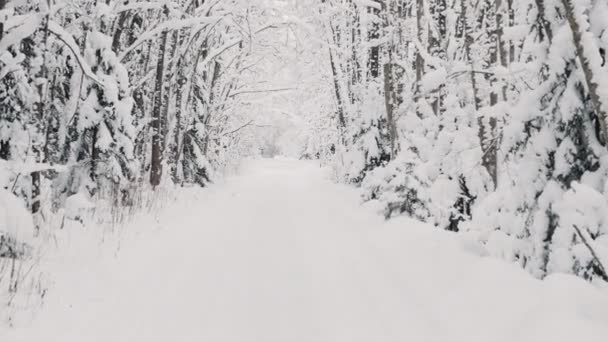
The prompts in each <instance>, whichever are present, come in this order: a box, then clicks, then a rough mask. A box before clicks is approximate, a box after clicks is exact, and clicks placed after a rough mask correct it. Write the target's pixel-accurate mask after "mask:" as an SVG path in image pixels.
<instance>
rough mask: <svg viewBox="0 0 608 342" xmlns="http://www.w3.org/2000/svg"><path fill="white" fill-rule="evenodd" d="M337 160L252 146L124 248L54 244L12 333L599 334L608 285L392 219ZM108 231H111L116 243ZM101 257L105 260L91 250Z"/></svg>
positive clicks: (74, 337)
mask: <svg viewBox="0 0 608 342" xmlns="http://www.w3.org/2000/svg"><path fill="white" fill-rule="evenodd" d="M328 176H329V172H328V170H324V169H320V168H319V167H318V166H317V165H316V164H314V163H308V162H300V161H292V160H286V159H274V160H258V161H248V162H246V163H244V164H243V165H242V167H241V168H240V170H239V172H238V174H237V175H235V176H233V177H230V178H228V179H227V180H226V181H225V182H223V183H221V184H216V185H213V186H211V187H209V188H206V189H189V190H184V191H183V192H181V193H180V195H179V196H178V199H177V200H176V201H174V202H172V204H170V205H168V206H167V207H166V208H165V209H164V210H161V211H156V212H154V213H152V214H151V215H149V216H144V217H143V218H141V219H138V220H136V221H135V222H134V223H132V224H131V225H130V226H128V227H125V229H124V231H125V232H128V234H126V235H125V237H124V238H123V242H122V244H121V248H120V250H119V251H118V252H117V253H115V249H110V248H104V253H101V257H99V254H100V253H98V252H95V251H90V253H89V256H90V257H85V256H81V257H80V258H73V257H68V256H70V253H65V256H64V257H63V258H59V257H58V258H56V259H55V260H53V261H52V262H54V263H55V264H56V266H55V267H56V270H55V271H54V272H53V274H54V276H55V285H54V286H52V288H51V289H50V291H49V292H48V294H47V296H46V297H45V305H44V307H43V308H42V309H41V311H40V312H39V314H38V315H37V316H36V318H35V319H34V320H33V321H32V322H27V321H26V320H23V319H21V320H19V319H17V320H15V325H16V326H15V328H14V329H12V330H4V331H2V329H0V341H11V342H25V341H27V342H30V341H31V342H36V341H46V342H55V341H57V342H94V341H103V342H109V341H111V342H120V341H129V342H136V341H145V342H155V341H163V342H166V341H208V342H222V341H234V342H246V341H260V342H274V341H277V342H278V341H281V342H295V341H307V342H313V341H314V342H320V341H327V342H339V341H344V342H356V341H366V342H370V341H374V342H388V341H441V342H445V341H466V342H472V341H483V342H487V341H493V342H496V341H505V342H506V341H509V342H512V341H535V342H538V341H552V342H553V341H585V342H593V341H605V339H606V336H608V290H607V289H606V288H604V289H602V288H600V287H599V285H598V287H596V286H595V285H593V284H589V283H586V282H585V281H583V280H582V279H580V278H576V277H574V276H570V275H552V276H549V277H548V278H547V279H546V280H544V281H540V280H537V279H535V278H532V277H531V276H530V275H529V274H528V273H526V272H525V271H524V270H522V269H520V268H519V267H518V266H517V265H514V264H508V263H506V262H503V261H500V260H497V259H493V258H488V257H481V256H480V255H483V254H485V252H484V251H483V249H482V248H480V247H479V246H474V242H472V241H473V240H471V239H467V238H465V236H466V235H456V234H451V233H448V232H445V231H442V230H438V229H434V228H433V227H430V226H427V225H425V224H422V223H419V222H417V221H413V220H410V219H405V218H395V219H392V220H390V221H384V220H383V219H382V218H381V217H379V216H377V215H375V214H374V211H373V210H371V208H367V207H361V206H360V203H359V196H358V194H357V190H355V189H351V188H349V187H347V186H341V185H335V184H333V183H332V182H330V181H329V180H328V178H329V177H328ZM107 245H109V244H106V247H107ZM92 260H96V261H95V262H93V261H92Z"/></svg>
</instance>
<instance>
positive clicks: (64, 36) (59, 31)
mask: <svg viewBox="0 0 608 342" xmlns="http://www.w3.org/2000/svg"><path fill="white" fill-rule="evenodd" d="M48 30H49V32H50V33H52V34H53V35H54V36H55V37H57V39H59V40H60V41H61V42H63V43H64V44H65V45H66V46H67V47H68V48H69V49H70V50H71V51H72V54H73V55H74V57H75V58H76V61H77V62H78V65H79V66H80V69H81V70H82V72H83V74H85V76H87V77H88V78H90V79H91V80H92V81H94V82H95V83H98V84H100V85H101V84H102V82H101V81H100V80H99V79H98V78H97V76H95V74H94V73H93V71H92V70H91V67H90V66H89V65H88V64H87V62H86V61H85V60H84V58H83V57H82V55H80V53H79V52H78V51H79V47H78V44H76V42H75V41H74V38H72V35H71V34H69V33H68V32H66V31H65V30H64V29H63V27H61V26H59V24H57V23H55V22H54V21H49V25H48Z"/></svg>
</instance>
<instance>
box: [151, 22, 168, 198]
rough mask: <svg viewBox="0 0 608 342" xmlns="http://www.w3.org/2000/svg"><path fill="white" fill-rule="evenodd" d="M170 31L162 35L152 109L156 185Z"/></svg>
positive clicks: (153, 180)
mask: <svg viewBox="0 0 608 342" xmlns="http://www.w3.org/2000/svg"><path fill="white" fill-rule="evenodd" d="M167 38H168V31H166V30H165V31H163V33H162V35H161V45H160V48H159V50H158V60H157V61H156V84H155V86H154V108H153V111H152V130H153V132H152V160H151V164H150V184H151V185H152V186H153V187H156V186H158V185H159V184H160V181H161V178H162V173H163V169H162V159H163V151H162V148H163V137H162V129H163V127H164V121H165V119H164V118H163V117H162V114H163V81H164V70H165V50H166V48H167Z"/></svg>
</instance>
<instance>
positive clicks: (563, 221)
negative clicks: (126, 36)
mask: <svg viewBox="0 0 608 342" xmlns="http://www.w3.org/2000/svg"><path fill="white" fill-rule="evenodd" d="M318 10H319V11H320V12H321V13H323V14H324V15H323V17H322V19H321V20H322V21H323V23H322V24H323V25H324V26H325V27H326V30H325V37H326V38H327V40H328V42H329V43H328V46H329V51H328V54H329V57H328V58H329V59H330V60H331V71H332V74H333V77H334V88H335V100H336V110H335V112H336V117H338V118H339V119H338V120H336V122H337V124H338V125H339V127H340V136H339V138H338V139H337V140H339V141H341V142H342V144H341V147H340V149H339V151H340V152H339V154H338V157H337V158H334V165H336V166H337V168H338V169H339V172H338V175H339V176H341V177H342V179H343V180H344V181H348V182H351V183H354V184H357V185H359V186H361V187H362V188H363V189H364V196H365V199H366V200H377V201H379V202H380V203H381V204H382V207H383V208H384V209H383V210H384V214H385V215H386V216H387V217H391V216H393V215H398V214H408V215H411V216H414V217H417V218H419V219H422V220H425V221H430V222H432V223H434V224H435V225H436V226H438V227H440V228H443V229H448V230H453V231H466V232H469V233H471V234H473V235H475V236H476V237H477V238H478V239H479V240H480V241H482V242H483V243H484V244H485V246H486V249H487V251H488V252H489V253H490V254H493V255H497V256H501V257H504V258H506V259H508V260H512V261H516V262H518V263H520V264H521V265H522V266H523V267H525V268H526V269H528V270H529V271H530V272H532V273H533V274H535V275H537V276H539V277H543V276H544V275H546V274H548V273H551V272H568V273H574V274H577V275H580V276H582V277H585V278H588V279H592V278H597V277H602V278H604V279H606V280H608V278H607V275H606V270H605V269H604V268H603V267H604V266H605V265H606V263H607V262H608V221H606V219H607V218H608V217H607V216H606V208H608V202H607V195H608V193H606V191H607V187H606V186H607V184H606V180H608V178H607V176H608V174H607V172H608V170H607V166H608V165H607V164H606V158H607V157H608V155H607V153H606V148H607V147H606V138H605V137H606V136H607V134H606V133H607V131H606V109H607V108H608V93H607V92H606V91H607V90H608V85H607V84H605V83H606V79H608V67H606V66H605V51H606V48H607V47H608V33H606V29H607V28H608V22H607V21H606V20H605V18H607V17H608V5H607V4H606V2H605V1H602V0H590V1H572V0H505V1H500V0H482V1H470V0H416V1H413V0H411V1H398V0H384V1H381V0H376V1H355V0H325V1H321V4H319V7H318ZM602 261H603V262H602Z"/></svg>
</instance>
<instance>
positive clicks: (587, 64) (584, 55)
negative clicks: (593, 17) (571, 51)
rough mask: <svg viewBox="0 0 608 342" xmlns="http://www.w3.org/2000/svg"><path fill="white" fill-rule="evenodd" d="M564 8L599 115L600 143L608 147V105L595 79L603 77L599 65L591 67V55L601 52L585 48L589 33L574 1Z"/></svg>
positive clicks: (568, 2)
mask: <svg viewBox="0 0 608 342" xmlns="http://www.w3.org/2000/svg"><path fill="white" fill-rule="evenodd" d="M562 3H563V4H564V7H565V9H566V18H567V19H568V24H569V25H570V29H571V30H572V38H573V39H574V46H575V47H576V54H577V55H578V58H579V60H580V62H581V66H582V68H583V74H584V75H585V82H586V84H587V89H588V90H589V97H590V99H591V104H592V105H593V108H594V109H595V114H596V115H597V119H598V121H599V124H600V131H601V138H600V141H601V142H602V143H603V144H604V145H605V146H608V144H607V143H606V138H608V131H607V126H606V106H607V105H608V103H603V102H602V100H604V99H602V98H601V97H600V95H599V85H598V83H597V82H596V81H594V79H597V78H599V77H601V75H597V74H595V73H594V71H597V70H599V69H600V66H599V65H591V63H592V60H593V59H591V58H590V56H591V54H593V53H597V54H599V50H595V49H589V47H588V46H585V44H584V43H583V34H584V33H588V32H583V31H582V29H581V23H579V22H578V21H577V18H576V16H575V12H576V9H575V7H574V6H575V5H574V3H573V2H572V0H562ZM595 59H596V60H600V58H595Z"/></svg>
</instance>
